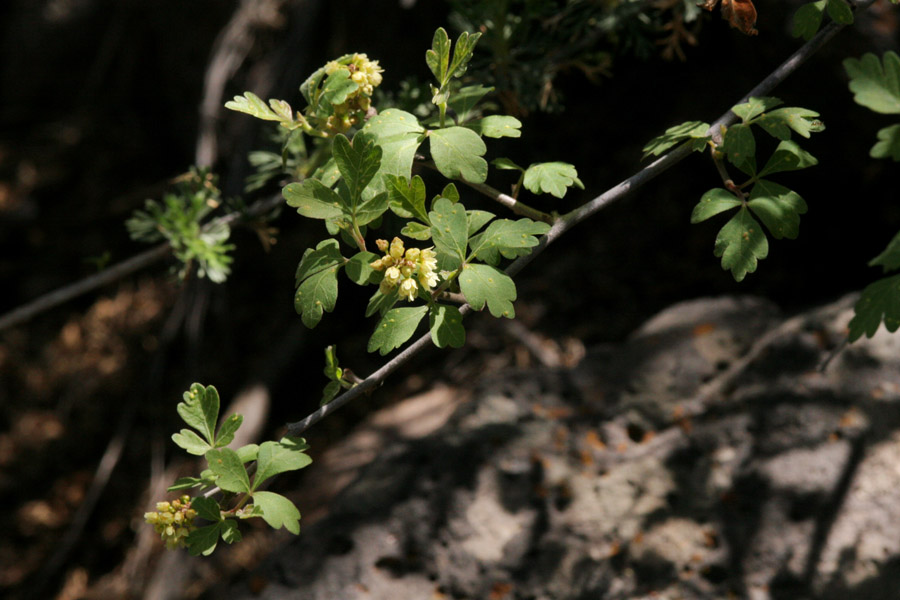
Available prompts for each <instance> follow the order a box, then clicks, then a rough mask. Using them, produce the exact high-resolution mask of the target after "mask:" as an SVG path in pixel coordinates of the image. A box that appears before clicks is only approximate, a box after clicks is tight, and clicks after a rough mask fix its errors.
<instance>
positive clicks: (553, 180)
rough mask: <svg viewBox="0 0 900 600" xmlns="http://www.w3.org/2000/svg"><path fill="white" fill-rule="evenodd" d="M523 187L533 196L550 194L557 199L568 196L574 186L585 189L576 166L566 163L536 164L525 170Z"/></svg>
mask: <svg viewBox="0 0 900 600" xmlns="http://www.w3.org/2000/svg"><path fill="white" fill-rule="evenodd" d="M522 185H524V186H525V188H526V189H527V190H528V191H530V192H531V193H532V194H550V195H552V196H556V197H557V198H562V197H563V196H565V195H566V188H568V187H571V186H573V185H575V186H577V187H578V188H579V189H582V190H583V189H584V184H583V183H581V180H580V179H578V172H577V171H576V170H575V166H574V165H570V164H569V163H564V162H547V163H534V164H532V165H530V166H529V167H528V169H526V170H525V177H524V179H523V180H522Z"/></svg>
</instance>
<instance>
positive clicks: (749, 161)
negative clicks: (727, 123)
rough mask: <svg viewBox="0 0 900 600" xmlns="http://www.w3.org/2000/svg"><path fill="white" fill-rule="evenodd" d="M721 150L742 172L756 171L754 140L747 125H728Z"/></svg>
mask: <svg viewBox="0 0 900 600" xmlns="http://www.w3.org/2000/svg"><path fill="white" fill-rule="evenodd" d="M735 108H737V107H735ZM732 110H734V109H732ZM722 150H723V151H724V152H725V153H726V154H727V155H728V161H729V162H730V163H731V164H733V165H734V166H736V167H737V168H738V169H740V170H741V171H743V172H744V173H747V174H748V175H752V174H753V173H754V172H755V171H756V140H755V139H754V137H753V132H752V131H751V130H750V126H749V125H742V124H737V125H732V126H731V127H729V128H728V130H727V131H726V132H725V139H724V140H723V142H722Z"/></svg>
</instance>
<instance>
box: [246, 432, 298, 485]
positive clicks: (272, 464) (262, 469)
mask: <svg viewBox="0 0 900 600" xmlns="http://www.w3.org/2000/svg"><path fill="white" fill-rule="evenodd" d="M308 449H309V445H307V443H306V440H304V439H303V438H291V437H285V438H281V441H279V442H263V443H262V444H260V446H259V454H258V455H257V456H256V476H255V477H254V478H253V489H254V490H256V489H259V486H260V484H262V482H264V481H265V480H266V479H268V478H270V477H273V476H275V475H278V474H279V473H285V472H287V471H296V470H297V469H302V468H303V467H306V466H309V464H310V463H312V459H311V458H310V457H309V455H308V454H305V453H304V451H305V450H308Z"/></svg>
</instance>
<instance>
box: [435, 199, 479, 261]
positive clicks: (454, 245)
mask: <svg viewBox="0 0 900 600" xmlns="http://www.w3.org/2000/svg"><path fill="white" fill-rule="evenodd" d="M432 209H433V210H432V211H431V212H429V213H428V218H429V220H430V222H431V239H432V240H434V246H435V249H436V250H437V251H438V252H440V253H443V254H447V255H449V256H452V257H454V258H455V259H457V260H458V261H459V262H460V263H461V262H462V261H464V260H465V259H466V246H467V244H468V240H469V233H468V232H469V224H468V217H467V216H466V207H465V206H463V205H462V204H460V203H458V202H457V203H455V204H454V203H453V202H451V201H450V200H448V199H446V198H439V199H438V200H437V201H436V202H435V203H434V206H433V207H432Z"/></svg>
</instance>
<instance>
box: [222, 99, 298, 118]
mask: <svg viewBox="0 0 900 600" xmlns="http://www.w3.org/2000/svg"><path fill="white" fill-rule="evenodd" d="M225 108H227V109H229V110H233V111H237V112H242V113H245V114H248V115H251V116H253V117H256V118H257V119H263V120H265V121H284V120H286V119H285V118H284V115H283V114H279V113H276V112H275V111H274V110H272V108H270V107H269V105H267V104H266V103H265V102H264V101H263V99H262V98H260V97H259V96H257V95H256V94H254V93H253V92H244V95H243V96H235V97H234V100H229V101H228V102H226V103H225ZM279 112H280V111H279ZM289 119H291V115H290V106H288V117H287V120H289Z"/></svg>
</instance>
